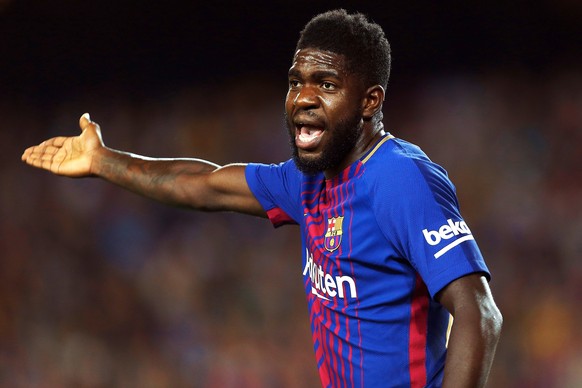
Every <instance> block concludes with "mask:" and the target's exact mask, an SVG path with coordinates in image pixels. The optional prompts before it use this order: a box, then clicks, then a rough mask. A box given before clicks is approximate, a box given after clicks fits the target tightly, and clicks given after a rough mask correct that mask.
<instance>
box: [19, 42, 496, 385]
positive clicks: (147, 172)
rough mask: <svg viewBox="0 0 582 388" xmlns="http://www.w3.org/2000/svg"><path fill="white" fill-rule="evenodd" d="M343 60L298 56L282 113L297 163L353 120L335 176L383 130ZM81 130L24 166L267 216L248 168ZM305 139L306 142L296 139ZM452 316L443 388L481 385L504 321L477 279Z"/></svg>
mask: <svg viewBox="0 0 582 388" xmlns="http://www.w3.org/2000/svg"><path fill="white" fill-rule="evenodd" d="M346 69H347V67H346V66H345V59H344V58H343V56H341V55H338V54H334V53H331V52H326V51H320V50H315V49H309V48H308V49H303V50H299V51H298V52H297V53H296V54H295V56H294V58H293V63H292V66H291V69H290V71H289V91H288V94H287V98H286V102H285V110H286V113H287V117H288V120H289V128H290V132H291V133H290V136H291V137H292V138H295V144H296V146H297V148H298V153H299V157H300V158H305V159H306V160H309V159H312V160H316V159H318V158H320V157H321V155H322V153H323V151H324V149H325V148H326V146H327V145H329V144H330V141H331V139H332V138H333V136H334V135H337V131H338V129H337V128H338V123H339V122H341V121H342V120H344V119H346V118H354V117H356V119H357V121H358V122H359V124H358V126H359V127H360V128H361V132H360V134H359V136H358V138H357V141H356V142H355V145H354V146H353V147H352V148H351V149H350V150H349V151H348V152H347V153H346V154H345V155H343V156H342V158H341V162H339V163H337V164H336V165H334V166H332V167H330V168H327V169H325V171H324V174H325V176H326V178H331V177H334V176H336V175H337V174H338V173H339V172H340V171H342V170H343V169H344V168H345V167H347V166H349V165H350V164H351V163H353V162H354V161H356V160H358V159H359V158H360V157H361V156H362V155H363V154H364V153H366V152H367V151H368V150H369V149H370V147H372V145H373V144H375V143H376V141H377V140H378V139H379V138H380V137H382V136H383V135H384V134H385V132H384V129H383V125H382V123H381V121H379V120H375V117H376V115H377V114H378V113H379V112H380V110H381V108H382V104H383V102H384V89H383V88H382V87H381V86H380V85H373V86H371V87H370V86H368V87H366V86H365V85H363V83H362V82H361V80H360V78H359V77H358V76H357V75H356V74H353V73H350V72H348V71H347V70H346ZM79 124H80V127H81V129H82V132H81V134H80V135H79V136H75V137H56V138H52V139H49V140H47V141H45V142H43V143H41V144H39V145H38V146H33V147H30V148H28V149H27V150H26V151H25V152H24V154H23V155H22V160H23V161H25V162H26V163H28V164H30V165H32V166H34V167H38V168H42V169H45V170H48V171H51V172H53V173H55V174H58V175H64V176H69V177H85V176H97V177H101V178H103V179H105V180H107V181H109V182H112V183H114V184H116V185H119V186H121V187H124V188H126V189H128V190H131V191H133V192H135V193H138V194H140V195H144V196H147V197H150V198H153V199H155V200H158V201H161V202H164V203H168V204H171V205H175V206H182V207H186V208H191V209H197V210H203V211H235V212H239V213H244V214H251V215H255V216H260V217H266V213H265V211H264V210H263V208H262V207H261V205H260V204H259V202H258V201H257V200H256V198H255V197H254V196H253V194H252V193H251V191H250V189H249V187H248V185H247V182H246V179H245V173H244V170H245V165H244V164H230V165H226V166H222V167H221V166H218V165H216V164H214V163H211V162H208V161H204V160H199V159H151V158H146V157H142V156H138V155H133V154H129V153H125V152H120V151H116V150H113V149H110V148H107V147H105V145H104V143H103V141H102V138H101V133H100V129H99V125H98V124H97V123H95V122H93V121H91V120H90V118H89V115H88V114H85V115H83V116H82V117H81V119H80V121H79ZM301 133H303V134H304V136H303V137H299V135H300V134H301ZM436 300H437V301H438V302H439V303H441V304H442V305H443V306H444V307H445V308H446V309H447V310H448V311H449V312H450V313H451V315H452V316H453V317H454V323H453V326H452V330H451V336H450V339H449V348H448V353H447V360H446V365H445V375H444V381H443V387H468V388H469V387H470V388H474V387H482V386H484V385H485V383H486V381H487V377H488V375H489V370H490V368H491V364H492V361H493V356H494V354H495V348H496V346H497V341H498V339H499V335H500V330H501V324H502V317H501V314H500V313H499V310H498V309H497V307H496V305H495V302H494V300H493V297H492V296H491V291H490V289H489V285H488V283H487V281H486V280H485V278H484V277H483V276H482V275H480V274H471V275H468V276H464V277H462V278H460V279H457V280H455V281H453V282H451V283H450V284H449V285H448V286H446V287H445V288H444V289H443V290H441V291H440V292H439V293H438V294H437V295H436Z"/></svg>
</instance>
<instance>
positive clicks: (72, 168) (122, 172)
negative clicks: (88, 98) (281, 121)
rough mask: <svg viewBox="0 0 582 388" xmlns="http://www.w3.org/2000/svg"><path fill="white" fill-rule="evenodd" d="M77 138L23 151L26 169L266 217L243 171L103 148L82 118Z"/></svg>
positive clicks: (97, 130) (95, 128) (202, 207)
mask: <svg viewBox="0 0 582 388" xmlns="http://www.w3.org/2000/svg"><path fill="white" fill-rule="evenodd" d="M79 125H80V127H81V130H82V132H81V134H80V135H79V136H74V137H55V138H52V139H49V140H47V141H44V142H43V143H41V144H39V145H37V146H33V147H30V148H28V149H26V150H25V151H24V154H23V155H22V160H23V161H24V162H26V163H28V164H29V165H31V166H34V167H38V168H42V169H44V170H48V171H51V172H52V173H54V174H58V175H63V176H69V177H86V176H98V177H101V178H103V179H105V180H107V181H109V182H112V183H114V184H116V185H119V186H121V187H124V188H126V189H128V190H131V191H133V192H135V193H138V194H140V195H143V196H147V197H150V198H153V199H155V200H158V201H161V202H164V203H167V204H170V205H174V206H183V207H188V208H192V209H198V210H205V211H219V210H224V211H236V212H240V213H247V214H253V215H258V216H263V217H265V216H266V215H265V212H264V210H263V208H262V207H261V205H260V204H259V202H258V201H257V200H256V198H255V197H254V195H253V194H252V193H251V191H250V189H249V187H248V185H247V182H246V178H245V172H244V169H245V166H244V165H243V164H232V165H227V166H224V167H221V166H218V165H216V164H214V163H211V162H208V161H204V160H200V159H153V158H147V157H143V156H139V155H134V154H130V153H126V152H120V151H116V150H113V149H111V148H108V147H105V145H104V144H103V140H102V138H101V131H100V128H99V125H98V124H97V123H95V122H93V121H91V119H90V117H89V115H88V114H87V113H85V114H84V115H83V116H81V119H80V120H79Z"/></svg>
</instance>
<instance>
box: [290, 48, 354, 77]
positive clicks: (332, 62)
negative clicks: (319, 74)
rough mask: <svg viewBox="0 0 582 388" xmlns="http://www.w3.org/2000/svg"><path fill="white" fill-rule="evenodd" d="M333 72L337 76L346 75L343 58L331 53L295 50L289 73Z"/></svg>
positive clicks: (315, 50) (306, 49) (314, 50)
mask: <svg viewBox="0 0 582 388" xmlns="http://www.w3.org/2000/svg"><path fill="white" fill-rule="evenodd" d="M309 70H313V71H320V70H325V71H335V72H337V73H338V75H347V73H348V71H347V66H346V60H345V57H344V56H343V55H341V54H336V53H334V52H331V51H325V50H318V49H313V48H304V49H300V50H297V51H296V52H295V55H294V56H293V62H292V64H291V68H290V69H289V72H296V71H301V72H303V71H309Z"/></svg>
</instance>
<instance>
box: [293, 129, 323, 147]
mask: <svg viewBox="0 0 582 388" xmlns="http://www.w3.org/2000/svg"><path fill="white" fill-rule="evenodd" d="M323 133H324V129H323V128H321V127H316V126H313V125H307V124H303V123H298V124H297V125H296V126H295V144H296V145H297V147H298V148H301V149H304V150H311V149H314V148H316V147H317V146H318V145H319V143H320V141H321V137H322V135H323Z"/></svg>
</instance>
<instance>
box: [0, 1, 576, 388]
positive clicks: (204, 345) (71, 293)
mask: <svg viewBox="0 0 582 388" xmlns="http://www.w3.org/2000/svg"><path fill="white" fill-rule="evenodd" d="M394 3H396V2H394ZM398 3H404V2H398ZM145 4H146V2H130V1H123V0H122V1H109V0H105V1H99V2H90V3H89V2H75V1H72V0H68V1H67V0H53V1H50V2H48V1H47V2H43V1H40V0H36V1H24V0H0V131H1V134H2V137H1V140H0V162H1V163H0V179H1V182H2V184H1V190H0V252H1V253H0V385H2V386H5V387H114V386H119V387H121V386H123V387H308V386H317V384H318V383H317V377H316V368H315V364H314V356H313V354H312V350H311V344H310V338H309V331H308V318H307V312H306V306H305V303H304V296H303V291H302V284H301V280H300V279H301V268H300V267H301V264H300V262H299V260H300V259H299V258H300V248H299V246H298V233H297V230H296V229H295V228H292V227H291V228H282V229H280V230H278V231H273V230H272V227H271V226H270V225H269V223H268V222H266V221H263V220H259V219H253V218H249V217H244V216H239V215H233V214H218V215H217V214H211V215H209V214H198V213H192V212H187V211H184V210H180V209H174V208H169V207H165V206H162V205H158V204H156V203H153V202H151V201H149V200H146V199H142V198H138V197H136V196H134V195H132V194H130V193H127V192H125V191H123V190H120V189H118V188H116V187H113V186H111V185H107V184H105V183H103V182H101V181H98V180H93V179H87V180H71V179H63V178H56V177H54V176H51V175H50V174H48V173H45V172H42V171H38V170H35V169H32V168H28V167H26V166H25V165H23V164H22V163H20V161H19V158H20V154H21V152H22V151H23V150H24V148H26V147H27V146H29V145H32V144H36V143H38V142H40V141H42V140H44V139H45V138H47V137H49V136H55V135H61V134H74V133H76V132H77V131H78V128H77V120H78V118H79V116H80V115H81V114H82V113H84V112H86V111H88V112H90V113H91V115H92V118H93V119H94V120H96V121H97V122H99V123H100V124H101V126H102V129H103V134H104V139H105V142H106V144H108V145H109V146H111V147H113V148H118V149H123V150H127V151H131V152H135V153H140V154H146V155H150V156H158V157H170V156H183V157H187V156H195V157H202V158H208V159H211V160H213V161H216V162H218V163H227V162H237V161H260V162H278V161H281V160H284V159H286V158H287V156H288V146H287V137H286V134H285V132H284V128H283V121H282V112H283V98H284V95H285V92H286V71H287V69H288V66H289V63H290V58H291V55H292V53H293V49H294V45H295V42H296V39H297V37H298V32H299V30H300V29H301V28H302V26H303V25H304V24H305V23H306V22H307V20H308V19H309V18H310V17H311V16H313V15H314V14H315V13H318V12H321V11H324V10H326V9H329V8H334V7H338V6H340V5H343V6H345V7H346V8H348V9H349V10H359V11H361V12H364V13H366V14H368V15H370V16H371V18H372V19H374V20H375V21H377V22H378V23H380V24H381V25H382V26H383V27H384V28H385V30H386V33H387V36H388V38H389V40H390V41H391V44H392V48H393V58H394V61H393V71H392V79H391V82H390V85H389V89H388V93H387V101H386V104H385V118H386V120H385V123H386V126H387V128H388V129H389V130H390V131H391V132H392V133H393V134H395V135H397V136H399V137H402V138H405V139H407V140H410V141H412V142H416V143H417V144H419V145H421V146H422V147H423V148H424V149H425V151H427V153H428V154H429V155H430V156H431V157H432V159H433V160H435V161H436V162H438V163H440V164H442V165H443V166H444V167H445V168H447V169H448V171H449V173H450V175H451V177H452V179H453V181H454V182H455V183H456V186H457V189H458V194H459V197H460V202H461V206H462V211H463V212H464V216H465V218H466V220H467V222H468V223H469V225H470V226H471V229H472V230H473V232H474V233H475V235H476V237H477V239H478V241H479V244H480V246H481V248H482V250H483V252H484V254H485V256H486V259H487V261H488V264H489V266H490V268H491V270H492V271H493V275H494V279H493V281H492V287H493V291H494V294H495V297H496V299H497V301H498V304H499V306H500V308H501V310H502V312H503V314H504V318H505V326H504V332H503V336H502V339H501V343H500V345H499V349H498V354H497V358H496V360H495V364H494V367H493V371H492V375H491V378H490V384H489V386H490V387H544V388H547V387H560V388H563V387H582V330H581V329H582V324H581V322H582V308H580V306H581V305H582V201H581V198H582V146H581V144H582V67H581V66H582V47H581V45H580V42H581V41H582V40H581V39H582V22H581V20H582V5H581V3H580V2H577V1H575V0H559V1H553V2H545V1H537V2H526V1H514V2H477V1H465V2H461V1H443V2H429V1H412V2H407V3H406V4H388V2H377V3H374V2H359V4H358V5H357V6H354V5H353V4H351V5H350V4H347V3H345V2H343V3H342V2H330V3H325V2H313V1H311V2H308V1H302V0H298V1H296V2H293V3H291V2H252V1H247V2H241V3H240V4H228V3H227V2H225V3H221V2H220V1H217V2H212V4H208V2H204V3H202V2H198V1H190V2H185V1H183V2H179V1H165V2H155V3H154V4H151V5H145Z"/></svg>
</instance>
